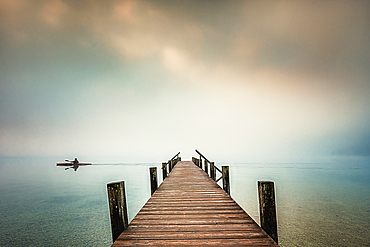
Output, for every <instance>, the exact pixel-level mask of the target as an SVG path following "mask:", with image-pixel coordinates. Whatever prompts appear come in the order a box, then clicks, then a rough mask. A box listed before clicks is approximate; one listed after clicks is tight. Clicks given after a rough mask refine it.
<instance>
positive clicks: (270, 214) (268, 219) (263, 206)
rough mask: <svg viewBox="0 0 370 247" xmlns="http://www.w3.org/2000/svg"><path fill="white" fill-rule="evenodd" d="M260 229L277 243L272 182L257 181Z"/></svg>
mask: <svg viewBox="0 0 370 247" xmlns="http://www.w3.org/2000/svg"><path fill="white" fill-rule="evenodd" d="M258 195H259V196H258V197H259V204H260V221H261V228H262V229H263V230H264V231H265V232H266V233H267V234H268V235H269V236H270V237H271V238H272V239H273V240H274V241H275V242H276V243H278V234H277V221H276V206H275V191H274V182H271V181H258Z"/></svg>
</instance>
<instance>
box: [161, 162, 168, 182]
mask: <svg viewBox="0 0 370 247" xmlns="http://www.w3.org/2000/svg"><path fill="white" fill-rule="evenodd" d="M162 175H163V180H164V179H165V178H166V177H167V163H162Z"/></svg>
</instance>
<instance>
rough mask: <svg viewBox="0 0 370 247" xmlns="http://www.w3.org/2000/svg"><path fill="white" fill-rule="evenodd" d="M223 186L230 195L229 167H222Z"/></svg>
mask: <svg viewBox="0 0 370 247" xmlns="http://www.w3.org/2000/svg"><path fill="white" fill-rule="evenodd" d="M222 186H223V189H224V191H226V193H227V194H229V195H230V180H229V166H222Z"/></svg>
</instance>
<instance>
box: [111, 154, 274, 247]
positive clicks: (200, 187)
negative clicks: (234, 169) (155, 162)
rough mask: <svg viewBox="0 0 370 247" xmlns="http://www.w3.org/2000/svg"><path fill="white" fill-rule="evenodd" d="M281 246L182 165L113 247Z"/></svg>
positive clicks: (195, 170)
mask: <svg viewBox="0 0 370 247" xmlns="http://www.w3.org/2000/svg"><path fill="white" fill-rule="evenodd" d="M135 245H136V246H139V245H140V246H141V245H147V246H169V245H177V246H240V245H252V246H277V244H276V243H275V242H274V241H273V240H272V239H271V238H270V237H269V236H268V235H267V234H266V233H265V232H264V231H263V230H262V229H261V228H260V227H259V226H258V225H257V224H256V222H255V221H254V220H253V219H252V218H251V217H250V216H249V215H248V214H247V213H245V211H244V210H243V209H242V208H241V207H240V206H239V205H238V204H237V203H236V202H235V201H234V200H233V199H232V198H231V197H230V196H229V195H228V194H227V193H226V192H225V191H224V190H222V189H221V188H220V187H219V186H218V185H217V183H215V182H214V180H213V179H212V178H210V177H209V176H208V175H207V174H206V173H205V172H204V171H203V170H201V169H200V168H199V167H197V166H196V165H195V164H194V163H193V162H191V161H180V162H179V163H177V165H176V166H175V167H174V168H173V169H172V171H171V173H169V174H168V176H167V178H166V179H165V180H164V181H163V183H162V184H161V185H160V186H159V187H158V189H157V190H156V191H155V192H154V193H153V195H152V197H151V198H150V199H149V200H148V202H147V203H146V204H145V205H144V207H143V208H142V209H141V210H140V212H139V213H138V214H137V215H136V216H135V218H134V219H133V220H132V222H131V223H130V224H129V227H128V228H127V230H126V231H124V232H123V233H122V234H121V235H120V236H119V237H118V239H117V240H116V241H115V242H114V244H113V246H135Z"/></svg>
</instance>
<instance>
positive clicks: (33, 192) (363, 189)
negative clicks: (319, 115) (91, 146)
mask: <svg viewBox="0 0 370 247" xmlns="http://www.w3.org/2000/svg"><path fill="white" fill-rule="evenodd" d="M55 160H57V159H1V161H0V218H1V221H0V246H14V245H28V246H30V245H32V246H96V245H99V246H109V245H110V244H111V233H110V223H109V212H108V204H107V195H106V184H107V183H109V182H112V181H119V180H124V181H125V182H126V186H127V187H126V193H127V202H128V214H129V219H130V220H131V219H132V218H133V217H134V216H135V215H136V213H137V212H138V211H139V210H140V209H141V207H142V206H143V204H144V203H145V202H146V201H147V200H148V198H149V196H150V185H149V171H148V167H150V166H153V164H117V165H106V164H100V165H97V164H94V165H92V166H90V167H86V168H85V169H81V170H79V172H77V173H74V172H73V173H71V172H65V171H64V170H61V169H57V168H56V167H55ZM217 165H219V166H221V165H225V164H217ZM228 165H230V182H231V194H232V197H233V198H234V199H235V200H236V201H237V202H238V203H239V204H240V205H241V206H242V207H243V208H244V209H245V210H246V211H247V212H248V213H249V214H250V215H251V216H252V217H253V218H254V219H255V220H256V221H257V222H259V219H258V218H259V217H258V201H257V181H258V180H273V181H275V186H276V193H277V207H278V208H277V213H278V231H279V232H278V233H279V241H280V245H281V246H330V245H332V246H348V245H351V246H369V245H370V239H369V235H370V230H369V229H370V225H369V222H370V221H369V219H370V217H369V216H370V215H369V208H370V207H369V206H370V196H369V194H370V193H369V192H370V191H369V190H370V189H369V188H370V172H369V171H370V163H369V160H367V159H359V158H358V159H346V160H345V159H338V160H332V161H331V162H326V163H314V164H228ZM156 166H157V167H158V169H159V166H160V164H156ZM158 172H159V173H160V170H158ZM159 177H160V178H161V176H159ZM349 243H351V244H349Z"/></svg>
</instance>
